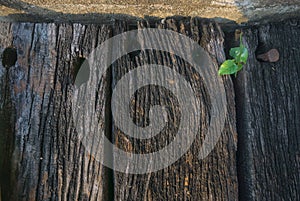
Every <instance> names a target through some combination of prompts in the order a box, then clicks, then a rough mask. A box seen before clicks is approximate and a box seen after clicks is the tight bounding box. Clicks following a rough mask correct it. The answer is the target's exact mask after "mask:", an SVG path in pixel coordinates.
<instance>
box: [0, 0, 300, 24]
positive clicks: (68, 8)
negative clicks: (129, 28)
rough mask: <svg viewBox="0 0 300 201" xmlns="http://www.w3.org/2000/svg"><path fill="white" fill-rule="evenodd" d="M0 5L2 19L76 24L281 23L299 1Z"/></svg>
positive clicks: (80, 0) (14, 0) (48, 0)
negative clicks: (155, 20) (180, 19)
mask: <svg viewBox="0 0 300 201" xmlns="http://www.w3.org/2000/svg"><path fill="white" fill-rule="evenodd" d="M1 4H2V5H3V6H2V7H0V11H1V14H0V16H2V17H1V19H2V20H12V19H14V20H24V17H20V16H19V15H16V14H17V13H20V12H22V13H23V12H25V13H27V14H29V15H34V16H35V17H37V16H40V17H42V18H35V17H34V16H31V19H33V20H42V19H44V20H49V19H51V20H57V21H65V20H68V21H69V20H71V21H79V20H83V19H85V20H92V18H95V19H101V20H102V21H103V20H111V19H124V17H126V18H129V19H131V18H141V17H142V18H143V17H145V16H151V17H159V18H165V17H168V16H192V17H194V16H198V17H205V18H218V20H219V21H227V20H233V21H236V22H247V21H259V20H261V19H265V20H267V21H270V20H275V19H279V20H280V19H283V18H286V17H289V16H295V15H299V13H300V12H299V11H300V1H298V0H215V1H213V0H200V1H199V0H186V1H180V0H163V1H159V0H154V1H148V0H137V1H135V0H125V1H117V0H88V1H84V0H74V1H71V0H67V1H60V0H23V1H21V0H0V5H1ZM13 9H15V10H13ZM76 15H77V16H76ZM27 17H28V16H27ZM221 18H222V19H221ZM225 19H226V20H225Z"/></svg>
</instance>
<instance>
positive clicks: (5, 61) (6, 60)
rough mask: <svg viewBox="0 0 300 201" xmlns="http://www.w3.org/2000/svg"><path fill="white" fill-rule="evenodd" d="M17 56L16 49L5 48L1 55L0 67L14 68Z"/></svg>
mask: <svg viewBox="0 0 300 201" xmlns="http://www.w3.org/2000/svg"><path fill="white" fill-rule="evenodd" d="M17 59H18V54H17V49H16V48H14V47H7V48H5V50H4V51H3V53H2V65H3V66H4V67H5V68H10V67H12V66H14V65H15V64H16V62H17Z"/></svg>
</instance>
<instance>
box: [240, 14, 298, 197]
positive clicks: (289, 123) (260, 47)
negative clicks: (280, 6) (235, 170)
mask: <svg viewBox="0 0 300 201" xmlns="http://www.w3.org/2000/svg"><path fill="white" fill-rule="evenodd" d="M299 27H300V21H299V20H294V19H293V20H288V21H285V22H283V23H277V24H276V23H274V24H268V25H264V26H261V27H258V28H249V29H246V30H244V33H245V41H246V43H247V46H248V48H249V50H250V58H249V62H248V64H247V65H246V67H245V70H244V71H243V72H242V73H240V74H239V76H238V78H237V80H236V82H235V86H236V89H237V90H236V93H237V95H236V97H237V106H238V107H237V108H238V115H237V119H238V133H239V142H240V143H239V149H238V150H239V151H238V154H239V167H240V169H239V173H240V183H239V185H240V187H241V188H240V189H242V192H240V195H241V199H242V200H299V198H300V192H299V189H300V158H299V153H300V136H299V132H300V107H299V103H300V91H299V89H300V60H299V58H300V50H299V47H300V45H299V44H300V43H299V42H300V38H299V35H300V28H299ZM272 48H276V49H277V50H278V52H279V53H280V58H279V61H278V62H276V63H269V62H259V61H258V60H257V59H256V58H255V55H257V54H258V55H259V54H261V53H265V52H267V51H269V50H270V49H272Z"/></svg>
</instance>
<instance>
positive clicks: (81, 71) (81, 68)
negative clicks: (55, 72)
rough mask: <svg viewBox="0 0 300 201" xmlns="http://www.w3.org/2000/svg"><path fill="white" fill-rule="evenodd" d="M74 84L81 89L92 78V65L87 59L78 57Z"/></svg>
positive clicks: (74, 71)
mask: <svg viewBox="0 0 300 201" xmlns="http://www.w3.org/2000/svg"><path fill="white" fill-rule="evenodd" d="M73 76H74V84H75V85H76V86H77V87H80V86H81V85H82V84H84V83H86V82H87V81H88V80H89V77H90V65H89V62H88V60H87V59H86V58H84V57H77V58H75V60H74V63H73Z"/></svg>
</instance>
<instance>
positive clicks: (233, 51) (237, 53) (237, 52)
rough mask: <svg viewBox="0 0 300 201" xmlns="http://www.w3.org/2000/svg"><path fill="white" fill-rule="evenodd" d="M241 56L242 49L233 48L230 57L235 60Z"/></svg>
mask: <svg viewBox="0 0 300 201" xmlns="http://www.w3.org/2000/svg"><path fill="white" fill-rule="evenodd" d="M240 54H241V50H240V47H234V48H231V49H230V51H229V55H230V56H232V57H233V58H234V59H237V58H238V57H239V55H240Z"/></svg>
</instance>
